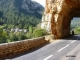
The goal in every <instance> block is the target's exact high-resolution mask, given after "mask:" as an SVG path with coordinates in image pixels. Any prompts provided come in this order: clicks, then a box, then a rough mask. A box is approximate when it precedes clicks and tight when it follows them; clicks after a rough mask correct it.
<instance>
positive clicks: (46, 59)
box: [43, 55, 53, 60]
mask: <svg viewBox="0 0 80 60" xmlns="http://www.w3.org/2000/svg"><path fill="white" fill-rule="evenodd" d="M52 56H53V55H50V56H48V57H47V58H45V59H43V60H48V59H49V58H51V57H52Z"/></svg>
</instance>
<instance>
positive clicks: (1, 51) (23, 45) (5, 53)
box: [0, 37, 47, 59]
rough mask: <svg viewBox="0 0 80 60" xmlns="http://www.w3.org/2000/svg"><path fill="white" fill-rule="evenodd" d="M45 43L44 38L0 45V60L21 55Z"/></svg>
mask: <svg viewBox="0 0 80 60" xmlns="http://www.w3.org/2000/svg"><path fill="white" fill-rule="evenodd" d="M45 43H47V41H46V40H45V37H39V38H34V39H28V40H22V41H16V42H10V43H4V44H0V59H2V58H5V57H10V56H13V55H17V54H21V53H23V52H26V51H29V50H31V49H34V48H37V47H39V46H41V45H43V44H45Z"/></svg>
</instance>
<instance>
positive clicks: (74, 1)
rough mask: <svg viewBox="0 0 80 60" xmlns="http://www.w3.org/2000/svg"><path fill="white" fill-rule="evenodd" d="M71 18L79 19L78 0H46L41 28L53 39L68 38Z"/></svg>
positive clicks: (79, 1) (79, 8) (79, 7)
mask: <svg viewBox="0 0 80 60" xmlns="http://www.w3.org/2000/svg"><path fill="white" fill-rule="evenodd" d="M73 17H80V0H46V7H45V11H44V14H43V17H42V24H41V28H45V29H46V31H48V32H49V33H51V34H54V38H63V37H66V36H69V35H70V24H71V20H72V19H73Z"/></svg>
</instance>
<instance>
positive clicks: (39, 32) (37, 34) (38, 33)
mask: <svg viewBox="0 0 80 60" xmlns="http://www.w3.org/2000/svg"><path fill="white" fill-rule="evenodd" d="M46 34H47V32H46V31H45V30H44V29H35V30H34V31H33V37H40V36H44V35H46Z"/></svg>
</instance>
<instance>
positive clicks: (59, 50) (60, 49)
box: [58, 44, 70, 52]
mask: <svg viewBox="0 0 80 60" xmlns="http://www.w3.org/2000/svg"><path fill="white" fill-rule="evenodd" d="M69 45H70V44H68V45H66V46H65V47H63V48H61V49H60V50H58V52H60V51H62V50H63V49H65V48H66V47H68V46H69Z"/></svg>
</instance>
